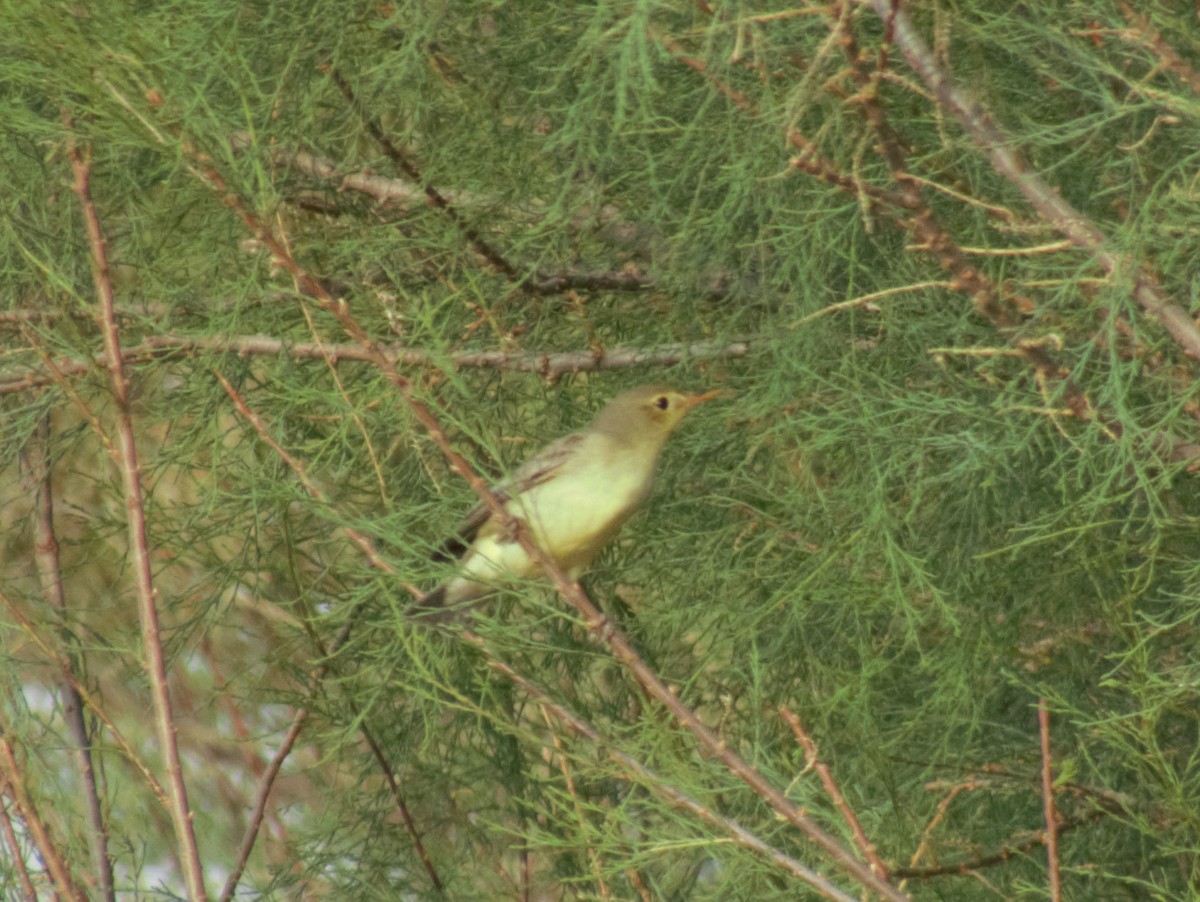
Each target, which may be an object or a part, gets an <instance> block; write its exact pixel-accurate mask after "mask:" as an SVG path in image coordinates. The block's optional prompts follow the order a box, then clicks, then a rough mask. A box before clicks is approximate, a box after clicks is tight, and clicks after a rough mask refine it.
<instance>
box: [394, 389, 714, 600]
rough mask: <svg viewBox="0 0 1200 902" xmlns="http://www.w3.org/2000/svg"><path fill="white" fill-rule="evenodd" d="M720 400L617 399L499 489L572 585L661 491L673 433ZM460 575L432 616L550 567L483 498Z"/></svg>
mask: <svg viewBox="0 0 1200 902" xmlns="http://www.w3.org/2000/svg"><path fill="white" fill-rule="evenodd" d="M720 394H721V391H720V390H719V389H717V390H714V391H708V392H704V393H695V392H686V391H680V390H678V389H675V388H672V387H670V386H666V385H643V386H640V387H638V388H634V389H630V390H629V391H626V392H623V393H622V394H619V395H617V396H616V397H615V398H613V399H612V401H610V402H609V403H608V405H607V406H606V407H604V408H603V409H602V410H601V411H600V412H599V413H598V414H596V417H595V419H593V420H592V422H591V423H590V424H589V425H588V426H586V427H585V428H583V429H581V430H579V431H578V432H573V433H571V434H570V435H567V436H564V437H563V438H560V439H558V440H557V441H554V442H551V443H550V444H549V445H547V446H546V447H545V448H543V449H542V450H541V451H539V452H538V453H536V454H534V455H533V456H532V457H531V458H529V460H527V461H526V462H525V463H523V464H522V465H521V466H519V467H518V468H517V469H516V470H514V471H513V472H512V474H511V475H509V476H508V477H507V478H506V479H504V480H502V481H501V482H499V483H497V484H496V485H495V486H494V487H493V489H492V492H493V494H494V495H495V496H496V498H497V500H499V501H500V502H501V504H503V505H504V509H505V510H506V511H507V512H508V513H509V514H511V515H512V516H513V517H514V518H515V519H516V520H518V521H519V522H520V523H521V524H523V527H524V528H525V529H526V530H528V532H527V534H528V535H529V537H530V539H531V540H532V541H533V543H534V544H535V545H536V546H537V547H538V549H539V550H540V551H541V552H542V553H543V554H544V555H545V556H546V557H548V558H550V559H551V560H553V561H554V562H555V563H557V564H558V566H559V567H561V568H562V569H563V571H565V572H566V574H567V575H568V576H569V577H570V578H571V579H572V580H575V579H578V578H579V576H580V575H581V574H582V573H583V572H584V571H585V570H586V569H587V568H588V566H589V565H590V564H591V563H592V561H593V560H594V559H595V558H596V555H598V554H599V553H600V552H601V550H603V548H604V547H605V546H606V545H607V544H608V543H609V542H610V541H611V540H612V539H613V538H614V537H615V536H616V535H617V533H618V532H619V531H620V529H621V527H622V526H623V525H624V524H625V522H626V521H627V520H628V519H629V518H630V517H631V516H633V514H634V513H636V512H637V510H638V508H640V507H641V506H642V504H643V503H644V502H645V501H646V498H647V497H648V496H649V494H650V491H651V489H652V488H653V485H654V476H655V471H656V470H657V465H658V458H659V454H660V452H661V451H662V448H663V445H664V443H665V442H666V440H667V438H668V436H670V434H671V433H672V432H674V431H675V429H676V427H678V426H679V424H680V422H682V420H683V418H684V416H685V415H686V414H687V412H688V411H690V410H691V409H692V408H693V407H695V406H696V405H698V404H701V403H703V402H705V401H708V400H711V399H712V398H715V397H717V396H718V395H720ZM458 537H459V540H458V541H456V542H453V543H451V544H452V545H453V546H454V549H455V550H458V551H462V556H461V559H460V563H459V569H458V572H457V573H456V574H455V575H454V576H453V577H452V578H451V579H450V580H449V581H448V582H446V583H445V584H444V585H441V586H439V587H438V588H436V589H434V590H433V591H431V592H429V593H427V594H426V595H425V596H424V597H423V598H422V599H420V601H418V602H417V608H418V610H419V612H421V613H422V614H424V615H427V616H428V617H429V618H430V619H432V620H444V619H447V618H449V617H454V616H455V615H456V613H457V612H462V611H465V610H469V609H470V608H472V607H474V606H475V604H476V603H478V602H479V600H480V599H481V598H482V597H483V596H486V595H488V594H490V593H491V592H493V591H495V589H496V587H497V586H498V585H501V584H504V583H510V582H513V581H515V580H520V579H524V578H526V577H530V576H536V575H538V574H539V572H540V571H541V567H540V566H539V565H538V563H537V562H536V561H534V560H533V559H532V558H531V557H530V555H529V553H528V552H527V551H526V550H525V549H524V548H523V547H522V546H521V543H520V542H519V541H518V540H517V537H516V535H515V534H514V531H513V530H512V529H511V528H509V525H508V524H506V523H504V522H502V521H501V520H499V519H497V518H496V516H495V515H494V514H493V512H492V510H491V508H489V507H488V506H487V505H486V504H484V503H483V502H482V501H480V502H479V503H477V504H476V505H475V506H474V507H473V508H471V510H470V511H469V512H468V513H467V515H466V517H465V518H464V519H463V521H462V523H461V524H460V525H459V528H458Z"/></svg>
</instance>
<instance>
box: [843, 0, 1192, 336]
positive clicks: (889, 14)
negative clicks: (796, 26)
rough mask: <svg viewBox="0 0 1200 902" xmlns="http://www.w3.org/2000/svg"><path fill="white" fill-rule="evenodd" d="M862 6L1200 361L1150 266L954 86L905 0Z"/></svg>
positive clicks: (1065, 226) (1067, 231)
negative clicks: (1123, 248)
mask: <svg viewBox="0 0 1200 902" xmlns="http://www.w3.org/2000/svg"><path fill="white" fill-rule="evenodd" d="M860 2H869V3H870V5H871V7H872V8H873V9H874V10H875V13H876V15H878V16H879V18H880V19H882V20H883V22H884V23H885V24H886V25H887V26H888V27H889V30H890V31H891V32H892V34H893V37H894V40H895V42H896V45H897V46H898V47H899V48H900V50H901V51H902V52H903V53H904V57H905V59H907V60H908V64H909V65H910V66H911V67H912V68H913V69H914V70H916V72H917V74H918V75H920V76H921V78H922V80H923V81H924V82H925V84H926V86H927V87H928V88H929V90H930V91H931V92H932V94H933V95H934V97H935V98H936V99H937V102H938V105H939V106H940V107H941V108H942V109H943V110H944V111H945V112H946V113H948V114H949V115H950V116H952V117H953V118H954V119H956V120H957V121H958V124H959V125H960V126H961V127H962V129H963V131H965V132H966V133H967V135H968V136H969V137H970V138H971V140H972V141H974V142H975V144H976V145H977V146H978V147H979V148H980V150H982V151H983V153H984V154H985V155H986V156H987V158H988V159H989V160H990V161H991V163H992V167H993V168H994V169H995V170H996V171H997V172H998V173H1000V175H1002V176H1004V178H1006V179H1008V181H1009V182H1011V183H1012V185H1013V186H1014V187H1015V188H1016V189H1017V190H1018V191H1020V192H1021V194H1022V195H1024V197H1025V199H1026V200H1027V201H1028V202H1029V204H1030V206H1032V207H1033V208H1034V209H1035V210H1036V211H1037V212H1038V214H1039V215H1040V216H1041V217H1042V219H1044V220H1045V221H1046V222H1047V223H1048V224H1050V225H1051V226H1053V227H1054V228H1055V229H1057V230H1058V231H1059V232H1060V233H1062V234H1063V235H1065V236H1066V237H1067V238H1069V239H1070V240H1071V243H1072V244H1074V245H1075V246H1076V247H1079V248H1082V249H1084V250H1086V251H1088V252H1089V253H1091V255H1092V258H1093V259H1094V260H1095V261H1096V262H1097V263H1098V264H1099V265H1100V267H1101V268H1102V269H1103V270H1104V271H1105V272H1106V273H1108V274H1109V275H1112V276H1119V277H1125V278H1128V279H1129V280H1130V283H1131V285H1132V288H1133V296H1134V298H1135V299H1136V300H1137V302H1138V303H1139V304H1140V305H1141V306H1142V308H1143V309H1144V310H1145V311H1146V312H1147V313H1149V314H1150V315H1151V316H1152V317H1154V318H1155V319H1157V320H1158V321H1159V322H1160V323H1161V324H1162V326H1163V328H1165V329H1166V330H1167V332H1168V333H1169V334H1170V335H1171V337H1172V338H1174V339H1175V341H1176V342H1178V343H1179V345H1180V347H1182V348H1183V350H1184V352H1185V353H1186V354H1188V355H1189V356H1191V357H1193V358H1196V359H1200V329H1198V328H1197V327H1196V324H1195V323H1194V322H1193V321H1192V318H1191V317H1190V316H1189V315H1188V313H1187V311H1186V310H1184V309H1183V308H1182V307H1180V306H1179V305H1178V304H1175V303H1174V302H1172V301H1171V300H1170V299H1169V298H1168V297H1167V296H1166V294H1164V293H1163V291H1162V289H1161V288H1159V287H1158V285H1157V284H1156V283H1155V280H1154V277H1153V276H1152V275H1151V274H1150V273H1149V272H1148V271H1146V269H1145V268H1144V267H1142V266H1140V265H1138V264H1137V263H1135V262H1134V261H1132V260H1130V259H1129V258H1128V257H1125V256H1123V255H1120V254H1118V253H1117V252H1116V251H1114V250H1113V249H1112V247H1111V245H1110V243H1109V241H1108V238H1107V236H1105V234H1104V233H1103V232H1102V231H1100V229H1099V228H1097V227H1096V226H1095V225H1094V224H1093V223H1092V222H1091V221H1090V220H1089V219H1088V218H1087V217H1086V216H1085V215H1084V214H1083V213H1081V212H1080V211H1078V210H1076V209H1075V207H1073V206H1072V205H1071V204H1070V202H1069V201H1067V200H1066V199H1065V198H1064V197H1063V196H1062V195H1061V194H1060V193H1059V192H1058V191H1056V190H1055V189H1054V188H1053V187H1051V186H1050V185H1049V184H1047V183H1046V181H1045V180H1044V179H1043V178H1042V177H1041V176H1040V175H1038V173H1037V172H1036V171H1034V169H1033V168H1032V167H1031V166H1030V165H1029V163H1028V162H1027V161H1026V160H1025V159H1024V158H1023V157H1022V156H1021V155H1020V153H1018V151H1017V150H1016V149H1015V144H1014V142H1013V141H1012V139H1011V138H1009V136H1008V135H1006V134H1004V132H1003V131H1002V130H1001V129H1000V127H999V126H998V125H996V123H995V120H994V119H993V118H992V116H991V115H989V114H988V112H987V111H986V110H985V109H984V108H983V107H982V106H981V105H980V104H979V103H978V102H976V101H975V99H974V98H972V97H971V96H970V95H969V94H968V93H967V92H966V91H965V90H963V89H962V88H960V87H958V86H957V85H956V84H955V83H954V81H953V79H952V77H951V74H950V73H949V72H948V71H947V70H946V69H945V68H944V67H943V66H942V64H941V63H940V62H939V61H938V59H937V57H936V56H935V55H934V54H933V52H932V51H930V49H929V47H928V46H927V45H926V44H925V42H924V40H922V38H921V36H920V35H919V34H918V33H917V30H916V28H915V27H914V25H913V23H912V20H911V19H910V18H909V17H908V13H907V12H905V10H904V9H903V7H902V6H901V4H900V3H899V0H860Z"/></svg>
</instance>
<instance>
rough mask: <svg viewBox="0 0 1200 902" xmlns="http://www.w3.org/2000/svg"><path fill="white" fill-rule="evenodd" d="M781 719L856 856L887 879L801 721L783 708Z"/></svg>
mask: <svg viewBox="0 0 1200 902" xmlns="http://www.w3.org/2000/svg"><path fill="white" fill-rule="evenodd" d="M779 714H780V716H781V717H782V718H783V719H784V720H785V721H786V722H787V725H788V726H789V727H791V728H792V733H793V734H795V736H796V741H797V742H799V743H800V746H801V747H802V748H803V749H804V758H805V766H806V767H811V768H812V769H813V770H815V771H816V772H817V776H818V777H819V778H820V780H821V785H822V786H823V787H824V788H825V794H826V795H827V796H829V799H830V801H831V802H833V804H834V807H835V808H837V810H838V811H839V812H840V813H841V815H842V820H844V821H845V822H846V826H847V827H849V828H850V835H851V836H852V837H853V838H854V845H855V846H857V847H858V852H859V854H860V855H862V857H863V858H865V859H866V860H867V861H869V862H870V863H871V867H873V868H874V869H875V872H876V873H877V874H879V876H880V877H883V878H884V879H885V880H886V879H888V869H887V865H885V864H884V863H883V859H882V858H880V857H879V852H878V851H877V850H876V849H875V844H874V843H872V842H871V841H870V840H869V839H867V834H866V831H865V830H863V828H862V824H861V823H859V820H858V815H856V814H855V813H854V809H853V808H851V807H850V803H849V802H847V801H846V797H845V796H844V795H842V791H841V790H840V789H839V788H838V785H837V781H836V780H834V779H833V772H832V771H831V770H830V769H829V766H828V765H827V764H825V762H823V761H822V760H821V758H820V755H819V754H818V753H817V744H816V743H815V742H813V740H812V737H811V736H809V735H808V733H807V732H806V731H805V729H804V726H803V725H802V724H801V723H800V718H799V717H797V716H796V715H795V714H793V713H792V712H791V711H789V710H788V709H787V707H786V706H782V707H780V709H779Z"/></svg>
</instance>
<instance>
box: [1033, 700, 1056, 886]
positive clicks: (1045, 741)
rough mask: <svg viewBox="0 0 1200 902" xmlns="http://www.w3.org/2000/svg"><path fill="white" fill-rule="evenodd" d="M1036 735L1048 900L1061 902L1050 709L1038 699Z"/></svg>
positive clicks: (1044, 701) (1044, 702) (1043, 701)
mask: <svg viewBox="0 0 1200 902" xmlns="http://www.w3.org/2000/svg"><path fill="white" fill-rule="evenodd" d="M1038 737H1039V739H1040V741H1041V747H1042V815H1043V817H1044V818H1045V820H1046V863H1047V866H1048V868H1049V879H1050V902H1062V874H1061V872H1060V870H1059V861H1058V813H1057V812H1056V811H1055V810H1054V770H1053V766H1054V762H1053V759H1052V757H1051V755H1050V710H1049V709H1048V708H1047V707H1046V700H1045V699H1044V698H1039V699H1038Z"/></svg>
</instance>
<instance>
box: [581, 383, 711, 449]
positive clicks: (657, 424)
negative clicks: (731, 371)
mask: <svg viewBox="0 0 1200 902" xmlns="http://www.w3.org/2000/svg"><path fill="white" fill-rule="evenodd" d="M719 394H721V392H720V390H714V391H708V392H703V393H697V392H686V391H679V390H678V389H675V388H671V387H670V386H668V385H643V386H641V387H640V388H633V389H630V390H629V391H627V392H623V393H622V394H619V395H617V396H616V397H615V398H613V399H612V401H610V402H609V404H608V406H607V407H605V408H604V409H603V410H602V411H600V413H599V414H597V416H596V423H595V428H596V429H597V430H598V431H601V432H606V433H608V434H609V435H612V436H614V437H616V438H619V439H621V440H622V441H626V442H637V441H645V442H653V443H654V444H661V443H662V441H663V440H664V439H666V437H667V436H668V435H670V434H671V433H672V432H673V431H674V429H675V427H676V426H678V425H679V423H680V421H681V420H682V419H683V417H684V415H685V414H686V413H687V412H688V411H689V410H691V409H692V408H693V407H695V406H696V405H697V404H702V403H704V402H705V401H709V400H711V399H713V398H715V397H717V396H718V395H719Z"/></svg>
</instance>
